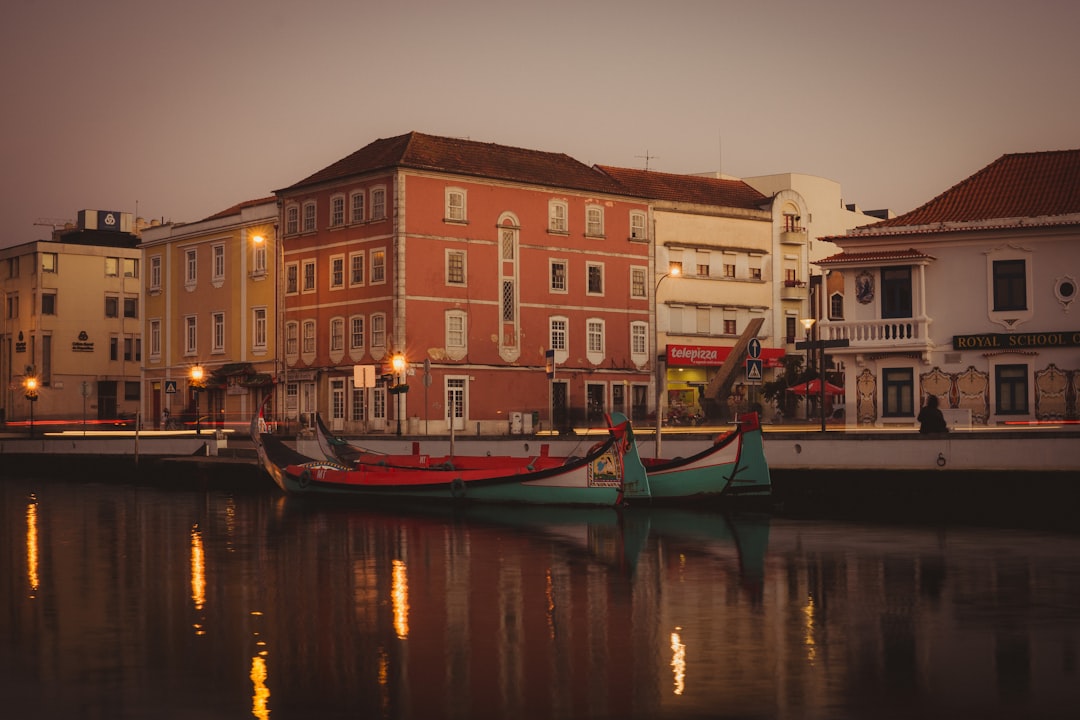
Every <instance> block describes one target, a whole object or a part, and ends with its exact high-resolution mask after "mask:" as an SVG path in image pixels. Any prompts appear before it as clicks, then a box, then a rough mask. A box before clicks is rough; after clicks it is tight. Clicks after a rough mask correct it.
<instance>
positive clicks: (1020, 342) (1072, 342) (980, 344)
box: [952, 330, 1080, 350]
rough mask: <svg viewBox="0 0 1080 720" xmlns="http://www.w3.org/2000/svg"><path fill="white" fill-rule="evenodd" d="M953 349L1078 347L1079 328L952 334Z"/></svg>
mask: <svg viewBox="0 0 1080 720" xmlns="http://www.w3.org/2000/svg"><path fill="white" fill-rule="evenodd" d="M952 342H953V349H954V350H1022V349H1026V348H1037V347H1038V348H1044V347H1080V330H1066V331H1064V332H1045V333H987V334H985V335H953V341H952Z"/></svg>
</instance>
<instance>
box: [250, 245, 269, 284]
mask: <svg viewBox="0 0 1080 720" xmlns="http://www.w3.org/2000/svg"><path fill="white" fill-rule="evenodd" d="M269 242H270V241H269V240H267V239H266V238H265V237H264V238H263V239H262V242H254V243H253V244H252V247H251V274H252V276H253V277H257V278H261V277H265V276H266V246H267V244H268V243H269Z"/></svg>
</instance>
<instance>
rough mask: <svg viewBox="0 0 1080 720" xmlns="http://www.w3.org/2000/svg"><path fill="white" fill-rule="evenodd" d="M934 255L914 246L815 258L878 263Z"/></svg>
mask: <svg viewBox="0 0 1080 720" xmlns="http://www.w3.org/2000/svg"><path fill="white" fill-rule="evenodd" d="M936 259H937V258H935V257H934V256H933V255H927V254H926V253H924V252H920V251H918V250H916V249H914V248H908V249H907V250H882V251H879V252H844V253H837V254H836V255H830V256H829V257H827V258H822V259H821V260H814V261H813V263H814V264H815V265H851V264H871V265H876V264H879V263H882V262H888V261H890V260H936Z"/></svg>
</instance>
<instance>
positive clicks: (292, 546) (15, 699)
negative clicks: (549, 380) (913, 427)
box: [0, 480, 1080, 719]
mask: <svg viewBox="0 0 1080 720" xmlns="http://www.w3.org/2000/svg"><path fill="white" fill-rule="evenodd" d="M0 522H2V524H0V540H2V544H0V547H2V548H3V551H2V552H0V558H2V559H0V617H2V618H5V621H3V622H0V697H4V707H5V716H8V715H10V716H11V717H43V718H53V717H57V718H58V717H72V716H80V717H110V718H141V717H158V718H168V717H177V718H181V717H183V718H192V717H252V716H253V717H257V718H277V719H286V718H307V717H320V718H333V717H349V718H355V717H371V718H484V717H515V718H570V717H588V718H666V717H671V718H677V717H747V716H752V717H760V718H771V717H800V718H802V717H822V718H826V717H828V718H855V717H868V716H873V717H910V716H912V715H921V716H929V717H953V716H980V717H1071V716H1072V715H1073V711H1074V708H1075V707H1076V706H1077V702H1080V692H1078V691H1077V690H1076V689H1075V686H1076V684H1077V683H1076V680H1077V677H1076V676H1077V671H1078V667H1077V665H1078V663H1077V642H1078V638H1080V600H1078V597H1080V561H1078V560H1077V558H1078V557H1080V552H1078V551H1080V540H1078V538H1077V537H1075V536H1073V535H1063V534H1050V533H1039V532H1031V531H1024V532H1021V531H1014V530H972V529H960V528H920V527H905V526H889V525H872V524H856V523H843V524H841V523H835V522H816V521H793V520H788V519H784V518H779V517H769V516H768V515H763V514H758V515H725V514H722V513H716V512H704V511H702V512H696V511H676V510H648V509H629V510H626V511H622V512H618V511H615V510H611V509H595V510H581V509H573V510H568V509H539V508H532V509H525V508H497V509H496V508H471V509H467V510H463V511H449V510H440V509H432V508H426V509H417V508H410V509H401V508H398V509H393V510H389V509H387V510H382V511H375V510H364V509H349V508H333V507H328V506H326V505H304V504H296V503H293V502H292V501H286V500H285V499H284V498H282V497H281V496H279V495H277V494H275V493H265V494H263V493H252V494H249V495H243V494H241V495H230V494H226V493H218V492H175V491H173V492H162V491H157V490H154V489H152V488H149V487H144V486H138V487H136V486H122V485H97V484H88V483H87V484H81V483H63V482H56V481H52V482H36V481H18V480H4V481H3V482H0Z"/></svg>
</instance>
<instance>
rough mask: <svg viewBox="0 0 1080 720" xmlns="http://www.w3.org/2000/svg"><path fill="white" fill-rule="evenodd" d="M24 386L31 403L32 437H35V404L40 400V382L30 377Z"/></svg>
mask: <svg viewBox="0 0 1080 720" xmlns="http://www.w3.org/2000/svg"><path fill="white" fill-rule="evenodd" d="M23 384H24V385H25V388H26V399H27V400H29V401H30V437H34V404H35V403H36V402H37V398H38V380H37V378H36V377H34V376H33V375H30V376H29V377H27V378H26V381H25V382H24V383H23Z"/></svg>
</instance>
